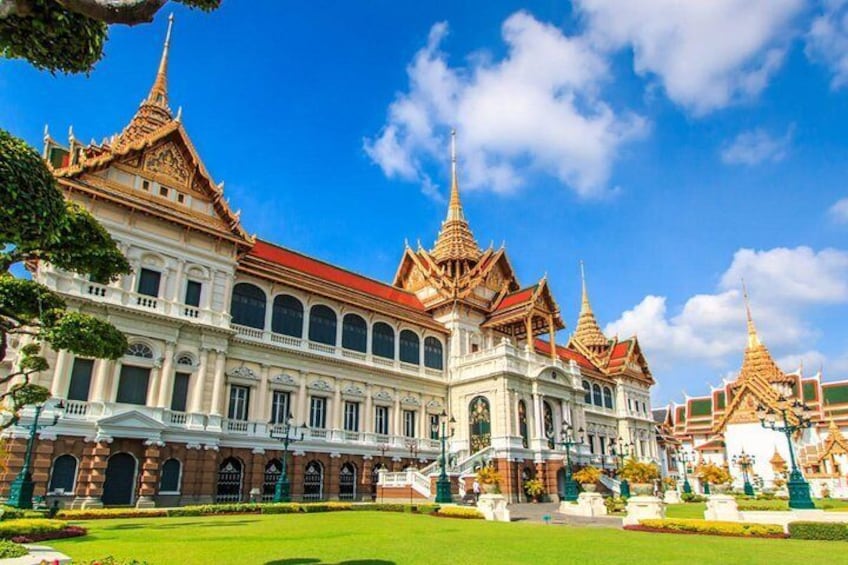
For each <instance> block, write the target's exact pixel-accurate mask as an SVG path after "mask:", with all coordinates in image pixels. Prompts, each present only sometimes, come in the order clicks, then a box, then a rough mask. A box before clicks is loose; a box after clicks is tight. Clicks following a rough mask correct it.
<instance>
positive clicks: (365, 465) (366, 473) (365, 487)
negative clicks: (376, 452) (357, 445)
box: [357, 455, 373, 500]
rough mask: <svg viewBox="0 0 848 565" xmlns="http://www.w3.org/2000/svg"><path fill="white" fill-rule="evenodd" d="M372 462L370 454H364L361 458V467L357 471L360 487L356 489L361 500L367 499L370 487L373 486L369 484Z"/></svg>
mask: <svg viewBox="0 0 848 565" xmlns="http://www.w3.org/2000/svg"><path fill="white" fill-rule="evenodd" d="M372 463H373V460H372V458H371V456H370V455H366V456H365V457H363V458H362V467H361V471H360V473H359V474H360V478H359V484H360V488H358V489H357V491H358V492H357V494H358V495H359V498H360V499H362V500H368V499H369V498H370V497H371V489H372V488H373V485H372V484H371V472H372V469H373V466H372Z"/></svg>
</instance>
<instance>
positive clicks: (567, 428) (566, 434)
mask: <svg viewBox="0 0 848 565" xmlns="http://www.w3.org/2000/svg"><path fill="white" fill-rule="evenodd" d="M573 432H574V427H573V426H572V425H571V424H569V423H567V422H563V423H562V431H561V432H560V442H559V445H560V446H562V448H563V449H564V450H565V484H564V485H563V489H564V492H563V496H562V499H563V500H565V501H568V502H572V501H575V500H577V481H575V480H574V479H572V478H571V448H572V447H574V446H576V445H583V428H580V429H578V430H577V433H578V434H580V437H579V438H575V437H574V433H573ZM548 439H549V440H551V441H552V442H554V443H555V444H556V441H555V438H554V434H553V433H550V434H548Z"/></svg>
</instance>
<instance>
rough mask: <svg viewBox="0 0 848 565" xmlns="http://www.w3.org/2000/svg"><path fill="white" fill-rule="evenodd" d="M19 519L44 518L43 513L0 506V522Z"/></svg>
mask: <svg viewBox="0 0 848 565" xmlns="http://www.w3.org/2000/svg"><path fill="white" fill-rule="evenodd" d="M21 518H44V512H41V511H39V510H23V509H21V508H15V507H14V506H5V505H4V506H0V520H20V519H21Z"/></svg>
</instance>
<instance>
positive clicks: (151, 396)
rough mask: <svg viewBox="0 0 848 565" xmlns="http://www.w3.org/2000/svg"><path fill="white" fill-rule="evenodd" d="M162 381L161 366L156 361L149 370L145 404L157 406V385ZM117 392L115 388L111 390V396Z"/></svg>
mask: <svg viewBox="0 0 848 565" xmlns="http://www.w3.org/2000/svg"><path fill="white" fill-rule="evenodd" d="M161 382H162V366H161V365H159V364H158V363H157V364H156V365H154V366H153V368H152V369H151V370H150V385H149V386H148V387H147V405H148V406H157V402H158V400H159V387H160V386H161ZM116 394H117V390H114V391H113V392H112V396H113V398H114V397H115V395H116Z"/></svg>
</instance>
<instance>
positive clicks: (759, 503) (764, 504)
mask: <svg viewBox="0 0 848 565" xmlns="http://www.w3.org/2000/svg"><path fill="white" fill-rule="evenodd" d="M736 505H737V506H738V508H739V510H742V511H751V510H754V511H758V510H772V511H778V510H787V511H788V510H789V504H787V503H786V501H785V500H740V501H739V502H737V503H736Z"/></svg>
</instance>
